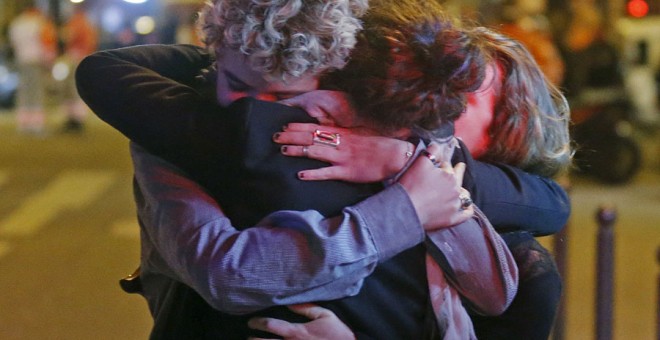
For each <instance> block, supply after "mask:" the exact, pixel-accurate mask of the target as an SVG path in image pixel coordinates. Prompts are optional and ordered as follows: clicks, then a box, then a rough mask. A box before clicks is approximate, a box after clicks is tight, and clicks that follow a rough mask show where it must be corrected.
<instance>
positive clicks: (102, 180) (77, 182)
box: [0, 170, 116, 236]
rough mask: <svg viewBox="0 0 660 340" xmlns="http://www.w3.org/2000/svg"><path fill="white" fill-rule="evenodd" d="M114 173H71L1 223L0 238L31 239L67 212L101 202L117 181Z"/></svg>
mask: <svg viewBox="0 0 660 340" xmlns="http://www.w3.org/2000/svg"><path fill="white" fill-rule="evenodd" d="M115 177H116V175H115V173H114V172H111V171H90V170H84V171H83V170H69V171H65V172H63V173H61V174H60V175H59V176H57V177H56V178H55V179H53V180H52V181H51V182H50V183H49V184H48V185H47V186H46V187H45V188H44V189H43V190H41V191H39V192H37V193H35V194H34V195H32V196H30V197H28V198H27V199H25V200H24V201H23V202H22V204H21V205H20V206H19V207H18V208H17V209H15V210H14V211H13V212H12V213H11V214H10V215H9V216H7V217H5V218H4V219H3V220H0V236H30V235H32V234H34V233H36V232H38V231H39V230H40V229H41V228H42V227H43V226H44V225H45V224H46V223H48V222H50V220H51V219H53V218H54V217H56V216H57V215H58V214H59V213H60V212H61V211H63V210H67V209H81V208H83V207H85V206H86V205H87V204H89V203H91V202H92V201H94V200H95V199H97V198H98V197H99V196H100V195H101V194H102V193H103V192H104V191H105V190H106V189H107V188H108V187H109V186H110V185H111V184H112V183H113V182H114V180H115Z"/></svg>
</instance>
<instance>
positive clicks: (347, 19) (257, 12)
mask: <svg viewBox="0 0 660 340" xmlns="http://www.w3.org/2000/svg"><path fill="white" fill-rule="evenodd" d="M367 8H368V0H329V1H328V0H211V1H209V2H207V3H206V4H205V6H204V7H203V8H202V10H201V12H200V19H199V22H198V26H199V29H200V31H201V36H202V41H203V42H204V43H205V44H206V46H207V47H209V48H211V49H218V48H221V47H227V48H230V49H233V50H237V51H240V52H241V53H243V54H245V55H246V57H247V58H248V61H249V63H250V65H251V67H252V68H253V69H254V70H256V71H259V72H261V73H263V74H264V76H266V77H270V78H271V79H280V80H286V79H287V78H290V77H300V76H302V75H309V74H312V75H320V74H322V73H323V72H325V71H328V70H332V69H341V68H342V67H344V65H346V63H347V60H348V57H349V55H350V52H351V50H352V49H353V47H354V46H355V43H356V34H357V33H358V32H359V31H360V30H361V28H362V24H361V21H360V17H361V16H362V15H364V13H365V12H366V10H367Z"/></svg>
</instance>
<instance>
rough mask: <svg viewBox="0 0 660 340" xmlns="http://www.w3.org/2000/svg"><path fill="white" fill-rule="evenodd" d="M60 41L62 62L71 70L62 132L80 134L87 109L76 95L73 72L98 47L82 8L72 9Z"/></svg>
mask: <svg viewBox="0 0 660 340" xmlns="http://www.w3.org/2000/svg"><path fill="white" fill-rule="evenodd" d="M62 39H63V40H64V44H65V45H64V46H65V50H64V56H63V60H64V61H65V63H66V64H67V65H68V66H69V70H71V72H70V74H69V75H68V77H66V83H65V90H64V98H63V100H64V106H65V114H66V120H65V122H64V125H63V126H62V131H63V132H80V131H82V130H83V122H84V119H85V117H86V116H87V114H88V112H89V109H88V108H87V105H86V104H85V102H83V100H82V99H81V98H80V96H79V95H78V91H77V90H76V84H75V77H74V76H73V70H75V69H76V67H78V64H79V63H80V61H81V60H82V59H83V58H84V57H85V56H87V55H89V54H91V53H92V52H94V51H96V49H97V46H98V31H97V29H96V27H95V26H94V24H93V23H92V22H91V21H90V20H89V18H88V17H87V14H86V12H85V10H84V8H83V7H81V6H76V7H75V8H74V12H73V14H72V15H71V18H69V20H68V21H67V22H66V24H65V25H64V28H63V30H62Z"/></svg>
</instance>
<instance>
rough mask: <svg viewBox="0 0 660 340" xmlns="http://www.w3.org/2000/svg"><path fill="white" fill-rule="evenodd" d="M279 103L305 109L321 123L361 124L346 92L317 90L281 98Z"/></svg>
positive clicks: (330, 124)
mask: <svg viewBox="0 0 660 340" xmlns="http://www.w3.org/2000/svg"><path fill="white" fill-rule="evenodd" d="M279 103H280V104H284V105H289V106H296V107H300V108H302V109H304V110H305V111H307V114H309V115H310V116H312V117H314V118H316V119H318V121H319V123H320V124H321V125H326V126H342V127H354V126H358V125H359V124H358V122H357V118H356V115H355V109H354V108H353V104H352V103H351V99H350V96H349V95H348V93H346V92H341V91H328V90H316V91H310V92H306V93H303V94H301V95H298V96H295V97H293V98H288V99H284V100H281V101H279Z"/></svg>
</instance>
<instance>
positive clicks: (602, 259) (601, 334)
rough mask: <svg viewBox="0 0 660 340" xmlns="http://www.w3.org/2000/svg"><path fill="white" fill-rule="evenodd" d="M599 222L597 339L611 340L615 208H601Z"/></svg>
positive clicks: (598, 214) (598, 216)
mask: <svg viewBox="0 0 660 340" xmlns="http://www.w3.org/2000/svg"><path fill="white" fill-rule="evenodd" d="M596 217H597V221H598V226H599V230H598V243H597V247H598V248H597V256H598V257H597V265H596V276H597V282H596V286H597V288H596V293H597V295H596V339H597V340H611V339H612V328H613V321H614V318H613V311H614V228H613V227H614V222H615V221H616V210H615V209H614V207H607V206H601V207H600V208H599V209H598V213H597V215H596Z"/></svg>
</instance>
